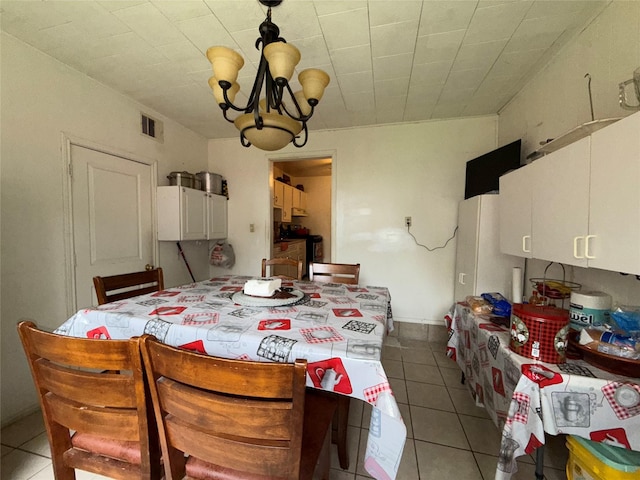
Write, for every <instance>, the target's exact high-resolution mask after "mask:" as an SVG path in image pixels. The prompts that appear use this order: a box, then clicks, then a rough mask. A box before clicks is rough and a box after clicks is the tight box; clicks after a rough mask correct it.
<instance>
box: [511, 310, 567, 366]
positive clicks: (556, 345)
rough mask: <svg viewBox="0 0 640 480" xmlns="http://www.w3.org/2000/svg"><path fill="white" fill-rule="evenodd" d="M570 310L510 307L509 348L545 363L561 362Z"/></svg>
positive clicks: (565, 347) (563, 359) (565, 348)
mask: <svg viewBox="0 0 640 480" xmlns="http://www.w3.org/2000/svg"><path fill="white" fill-rule="evenodd" d="M568 332H569V310H564V309H562V308H557V307H547V306H536V305H530V304H521V303H515V304H514V305H513V307H512V308H511V341H510V342H509V347H510V348H511V350H513V351H514V352H516V353H517V354H518V355H522V356H523V357H527V358H531V359H533V360H539V361H541V362H546V363H564V362H565V361H566V357H565V352H566V350H567V333H568Z"/></svg>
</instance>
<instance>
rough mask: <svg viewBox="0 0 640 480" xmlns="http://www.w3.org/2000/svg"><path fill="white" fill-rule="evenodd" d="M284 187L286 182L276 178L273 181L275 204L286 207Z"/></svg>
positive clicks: (275, 205) (277, 206)
mask: <svg viewBox="0 0 640 480" xmlns="http://www.w3.org/2000/svg"><path fill="white" fill-rule="evenodd" d="M284 187H285V184H284V183H282V182H279V181H278V180H274V182H273V206H274V207H276V208H282V207H284Z"/></svg>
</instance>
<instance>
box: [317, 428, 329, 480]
mask: <svg viewBox="0 0 640 480" xmlns="http://www.w3.org/2000/svg"><path fill="white" fill-rule="evenodd" d="M330 435H331V434H330V433H329V432H327V435H326V436H325V437H324V443H323V445H322V450H321V451H320V457H319V459H318V465H317V467H316V473H318V475H319V477H316V476H315V475H314V478H320V479H321V480H329V477H330V473H331V441H330Z"/></svg>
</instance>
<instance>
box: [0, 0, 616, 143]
mask: <svg viewBox="0 0 640 480" xmlns="http://www.w3.org/2000/svg"><path fill="white" fill-rule="evenodd" d="M608 3H610V0H586V1H571V0H515V1H501V0H445V1H436V0H424V1H421V0H406V1H405V0H393V1H383V0H369V1H365V0H354V1H337V0H313V1H311V0H285V1H284V2H283V3H282V5H280V6H278V7H275V8H274V9H273V10H272V20H273V21H274V23H276V24H277V25H278V26H279V27H280V34H281V36H282V37H284V38H285V39H286V40H287V41H288V42H289V43H292V44H294V45H296V46H297V47H298V48H299V50H300V52H301V54H302V60H301V61H300V63H299V64H298V67H297V70H298V71H300V70H302V69H304V68H309V67H316V68H321V69H323V70H325V71H326V72H327V73H329V75H330V76H331V82H330V84H329V86H328V87H327V90H326V91H325V94H324V97H323V98H322V100H321V102H320V105H319V106H318V108H317V110H316V113H315V115H314V117H313V118H312V119H311V121H310V122H309V125H308V126H309V129H310V130H319V129H330V128H346V127H355V126H364V125H372V124H389V123H397V122H407V121H419V120H429V119H440V118H453V117H462V116H474V115H484V114H495V113H497V112H499V111H500V109H501V108H502V107H503V106H504V105H505V104H506V103H507V102H508V101H509V100H510V99H511V98H512V97H513V95H514V94H515V93H516V92H517V91H518V90H520V89H521V88H522V86H523V85H524V84H525V82H526V81H527V79H528V78H530V77H531V76H532V75H534V74H535V73H536V72H537V71H538V70H539V69H540V68H541V67H542V66H543V65H544V64H545V63H546V62H547V61H548V60H549V59H550V58H551V56H552V55H553V54H554V53H555V52H557V50H558V49H559V48H561V47H562V45H564V44H565V43H566V42H567V41H568V40H569V39H571V38H573V37H574V36H575V35H576V34H577V33H578V32H579V31H580V30H582V29H583V28H584V27H585V26H586V25H587V24H588V23H589V22H590V21H591V20H592V19H593V18H594V17H595V16H597V15H598V14H599V13H601V12H602V10H603V9H604V8H605V7H606V6H607V5H608ZM0 13H1V25H2V30H3V31H5V32H7V33H9V34H11V35H13V36H14V37H16V38H18V39H20V40H22V41H24V42H25V43H27V44H29V45H32V46H33V47H35V48H37V49H38V50H41V51H43V52H44V53H46V54H48V55H50V56H52V57H54V58H56V59H58V60H60V61H62V62H64V63H66V64H67V65H69V66H71V67H73V68H75V69H76V70H79V71H80V72H83V73H85V74H86V75H88V76H90V77H92V78H94V79H96V80H97V81H99V82H101V83H103V84H105V85H108V86H109V87H111V88H113V89H115V90H117V91H119V92H122V93H123V94H125V95H127V96H129V97H131V98H133V99H135V100H136V101H138V102H140V103H141V104H143V105H145V106H147V107H150V108H152V109H154V110H156V111H157V112H159V113H161V114H162V115H165V116H167V117H169V118H171V119H173V120H175V121H177V122H179V123H180V124H182V125H184V126H185V127H188V128H190V129H191V130H193V131H195V132H198V133H200V134H201V135H203V136H205V137H207V138H229V137H234V136H236V135H238V133H237V131H236V130H235V128H234V127H233V125H232V124H230V123H227V122H226V121H225V120H224V119H223V118H222V115H221V113H220V109H219V107H218V106H217V105H216V104H215V101H214V99H213V96H212V95H211V90H210V89H209V86H208V84H207V80H208V79H209V77H210V76H212V71H211V65H210V63H209V61H208V60H207V58H206V55H205V53H206V50H207V48H208V47H210V46H213V45H224V46H228V47H231V48H233V49H235V50H237V51H238V52H239V53H241V55H242V56H243V57H244V58H245V66H244V68H243V69H242V70H241V71H240V76H239V79H238V82H239V83H240V85H241V91H240V92H241V93H240V94H239V96H238V97H237V99H236V103H241V102H242V101H244V102H246V97H245V96H243V95H242V92H245V94H246V93H248V92H249V91H250V89H251V86H252V84H253V80H254V78H255V74H256V65H257V63H258V61H259V52H258V51H257V50H256V49H255V46H254V45H255V41H256V39H257V37H258V25H259V24H260V23H261V22H262V21H263V20H264V18H265V17H266V10H265V8H264V7H263V6H262V5H260V4H259V3H258V2H257V0H232V1H222V0H192V1H179V0H161V1H157V0H149V1H147V0H105V1H92V0H75V1H57V0H53V1H50V0H44V1H25V0H21V1H9V0H2V2H1V3H0ZM293 83H294V86H293V90H294V91H295V90H296V89H297V88H296V85H297V80H296V81H294V82H293Z"/></svg>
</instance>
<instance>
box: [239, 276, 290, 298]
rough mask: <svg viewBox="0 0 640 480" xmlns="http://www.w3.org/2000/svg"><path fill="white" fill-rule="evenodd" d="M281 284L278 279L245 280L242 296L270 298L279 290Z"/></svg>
mask: <svg viewBox="0 0 640 480" xmlns="http://www.w3.org/2000/svg"><path fill="white" fill-rule="evenodd" d="M281 284H282V280H280V279H279V278H265V279H264V280H247V281H246V282H245V284H244V294H245V295H251V296H254V297H271V296H272V295H273V294H274V293H275V291H276V290H278V289H279V288H280V285H281Z"/></svg>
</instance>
